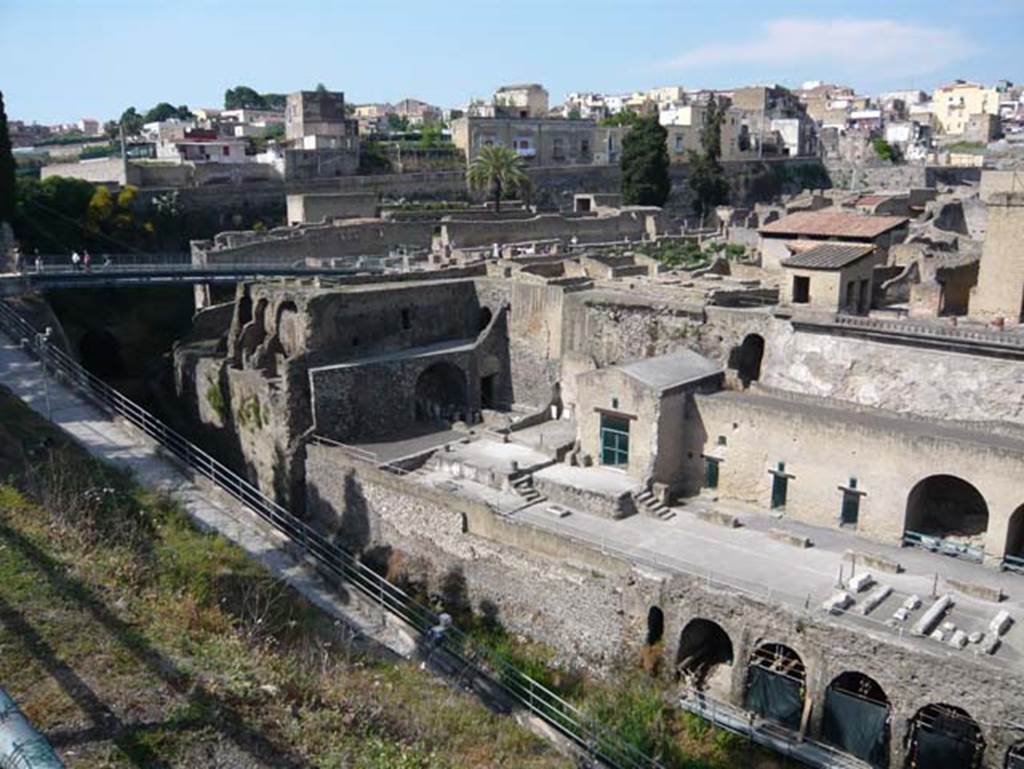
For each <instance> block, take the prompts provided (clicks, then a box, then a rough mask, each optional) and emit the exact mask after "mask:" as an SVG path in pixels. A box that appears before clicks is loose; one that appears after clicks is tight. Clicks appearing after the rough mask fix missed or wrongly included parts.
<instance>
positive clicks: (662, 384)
mask: <svg viewBox="0 0 1024 769" xmlns="http://www.w3.org/2000/svg"><path fill="white" fill-rule="evenodd" d="M620 368H621V370H622V373H623V374H626V375H628V376H630V377H632V378H633V379H636V380H637V381H639V382H642V383H643V384H645V385H647V386H648V387H653V388H655V389H656V390H668V389H670V388H672V387H676V386H678V385H681V384H686V383H687V382H697V381H699V380H701V379H705V378H706V377H709V376H713V375H715V374H720V373H722V367H721V366H719V365H718V364H717V363H715V362H714V361H712V360H708V359H707V358H705V357H704V356H703V355H700V354H698V353H695V352H693V350H680V351H679V352H673V353H669V354H668V355H659V356H658V357H657V358H645V359H644V360H639V361H637V362H636V363H629V364H627V365H625V366H621V367H620Z"/></svg>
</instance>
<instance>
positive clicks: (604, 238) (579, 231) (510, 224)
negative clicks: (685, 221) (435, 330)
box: [441, 209, 657, 248]
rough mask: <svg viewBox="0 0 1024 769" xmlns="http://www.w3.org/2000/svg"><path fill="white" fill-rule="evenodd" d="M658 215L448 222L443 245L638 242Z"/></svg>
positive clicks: (630, 213) (636, 213)
mask: <svg viewBox="0 0 1024 769" xmlns="http://www.w3.org/2000/svg"><path fill="white" fill-rule="evenodd" d="M656 213H657V210H656V209H654V210H653V211H650V212H641V211H628V212H622V213H619V214H617V215H615V216H603V217H597V216H587V217H565V216H562V215H561V214H541V215H540V216H536V217H534V218H532V219H515V220H506V221H503V222H487V221H458V219H457V218H454V220H453V221H446V222H443V223H442V224H441V243H442V245H449V246H451V247H452V248H474V247H476V246H488V245H491V244H492V243H519V242H523V241H530V240H548V239H551V238H562V239H565V240H568V239H569V238H571V237H576V238H577V239H578V240H579V241H580V242H582V243H606V242H609V241H618V240H622V239H623V238H629V239H630V240H637V239H639V238H642V237H643V236H644V235H645V233H646V232H647V219H648V216H653V215H654V214H656Z"/></svg>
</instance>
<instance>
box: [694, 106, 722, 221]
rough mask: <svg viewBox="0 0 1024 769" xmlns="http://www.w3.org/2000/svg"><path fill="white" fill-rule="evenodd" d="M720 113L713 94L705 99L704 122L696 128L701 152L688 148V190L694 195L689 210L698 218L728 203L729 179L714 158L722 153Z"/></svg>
mask: <svg viewBox="0 0 1024 769" xmlns="http://www.w3.org/2000/svg"><path fill="white" fill-rule="evenodd" d="M723 118H724V114H723V112H722V110H721V109H720V108H719V106H718V103H717V102H716V101H715V97H714V96H712V97H711V99H710V100H709V101H708V108H707V111H706V113H705V117H704V125H703V126H702V127H701V130H700V144H701V151H700V152H694V151H693V150H690V152H689V161H690V182H689V183H690V189H692V190H693V192H694V195H695V196H696V197H695V198H694V201H693V209H694V211H696V212H697V213H698V214H700V215H701V217H704V216H706V215H707V214H708V213H710V212H711V211H712V210H713V209H714V207H715V206H720V205H723V204H724V203H728V202H729V180H728V179H726V178H725V171H724V170H723V169H722V164H721V163H719V162H718V159H719V158H720V157H721V155H722V120H723Z"/></svg>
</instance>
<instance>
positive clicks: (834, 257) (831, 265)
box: [782, 243, 875, 270]
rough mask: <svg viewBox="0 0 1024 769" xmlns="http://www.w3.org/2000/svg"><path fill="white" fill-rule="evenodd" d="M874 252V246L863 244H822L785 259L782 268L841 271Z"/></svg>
mask: <svg viewBox="0 0 1024 769" xmlns="http://www.w3.org/2000/svg"><path fill="white" fill-rule="evenodd" d="M874 250H875V247H874V246H872V245H868V244H861V243H822V244H820V245H817V246H814V248H809V249H807V250H806V251H801V252H800V253H798V254H794V255H793V256H791V257H789V258H788V259H783V260H782V266H783V267H800V268H802V269H805V270H841V269H842V268H843V267H846V266H847V265H850V264H853V263H854V262H856V261H858V260H860V259H863V258H864V257H865V256H867V255H868V254H870V253H871V252H872V251H874Z"/></svg>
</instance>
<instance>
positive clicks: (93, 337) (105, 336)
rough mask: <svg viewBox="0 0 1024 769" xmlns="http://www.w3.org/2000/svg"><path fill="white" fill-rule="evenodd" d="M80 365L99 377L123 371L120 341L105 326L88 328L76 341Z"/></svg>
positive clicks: (113, 375) (110, 375)
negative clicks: (80, 360)
mask: <svg viewBox="0 0 1024 769" xmlns="http://www.w3.org/2000/svg"><path fill="white" fill-rule="evenodd" d="M78 354H79V356H80V357H81V359H82V365H83V366H85V368H86V369H87V370H88V371H90V372H92V373H93V374H95V375H96V376H98V377H100V378H106V377H117V376H121V374H123V373H124V358H122V357H121V343H120V342H118V341H117V337H115V336H114V335H113V334H111V333H110V332H109V331H107V329H105V328H90V329H88V330H87V331H86V332H85V333H84V334H83V335H82V338H81V339H80V340H79V342H78Z"/></svg>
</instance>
